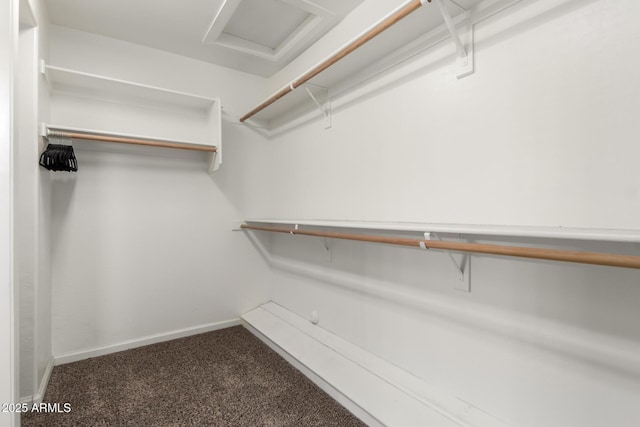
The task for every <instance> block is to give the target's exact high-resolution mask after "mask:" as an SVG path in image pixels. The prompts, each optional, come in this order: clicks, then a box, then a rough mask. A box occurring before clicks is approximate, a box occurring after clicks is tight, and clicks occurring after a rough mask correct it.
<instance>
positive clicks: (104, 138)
mask: <svg viewBox="0 0 640 427" xmlns="http://www.w3.org/2000/svg"><path fill="white" fill-rule="evenodd" d="M51 136H52V137H59V138H73V139H89V140H92V141H103V142H117V143H122V144H136V145H148V146H151V147H164V148H181V149H184V150H196V151H209V152H216V151H218V149H217V148H216V147H211V146H208V145H195V144H190V145H189V144H181V143H178V142H165V141H152V140H147V139H137V138H124V137H120V136H111V135H96V134H91V133H81V132H63V131H57V130H49V131H48V132H47V137H51Z"/></svg>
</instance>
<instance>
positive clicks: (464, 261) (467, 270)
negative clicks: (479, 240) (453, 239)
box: [420, 232, 471, 292]
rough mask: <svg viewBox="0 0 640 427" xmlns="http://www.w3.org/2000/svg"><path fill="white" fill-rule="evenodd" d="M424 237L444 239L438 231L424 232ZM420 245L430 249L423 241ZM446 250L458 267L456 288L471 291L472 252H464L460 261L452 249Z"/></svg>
mask: <svg viewBox="0 0 640 427" xmlns="http://www.w3.org/2000/svg"><path fill="white" fill-rule="evenodd" d="M424 239H425V240H434V239H437V240H442V239H441V238H440V237H438V235H437V234H436V233H433V232H429V233H424ZM460 240H461V241H462V238H460ZM420 247H422V248H423V249H429V248H428V247H427V245H426V244H424V242H421V244H420ZM445 252H446V253H447V255H449V259H451V262H452V263H453V265H454V267H455V269H456V274H457V276H458V281H457V282H456V284H455V286H454V288H455V289H456V290H458V291H463V292H471V254H468V253H466V254H463V255H462V258H461V259H460V261H458V260H457V259H456V258H455V257H454V256H453V254H452V253H451V251H447V250H445Z"/></svg>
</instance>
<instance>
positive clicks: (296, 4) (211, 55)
mask: <svg viewBox="0 0 640 427" xmlns="http://www.w3.org/2000/svg"><path fill="white" fill-rule="evenodd" d="M363 1H364V0H313V1H311V0H47V8H48V10H49V16H50V19H51V22H52V23H53V24H56V25H62V26H66V27H70V28H74V29H77V30H82V31H87V32H91V33H95V34H100V35H103V36H107V37H112V38H115V39H120V40H125V41H128V42H132V43H136V44H140V45H144V46H149V47H152V48H156V49H161V50H165V51H168V52H173V53H177V54H179V55H183V56H187V57H191V58H195V59H199V60H203V61H207V62H211V63H214V64H219V65H223V66H226V67H231V68H234V69H237V70H241V71H245V72H248V73H252V74H256V75H259V76H264V77H268V76H270V75H272V74H273V73H275V72H276V71H278V70H279V69H281V68H282V67H283V66H285V65H286V64H287V63H288V62H290V61H291V60H292V59H293V58H294V57H295V56H296V55H297V54H299V53H300V52H301V51H302V50H304V49H305V48H307V47H308V46H309V45H310V44H312V43H313V42H314V41H315V40H317V39H318V38H320V37H321V36H322V35H323V34H325V33H326V32H327V31H328V30H329V29H331V28H332V27H333V26H334V25H335V24H337V23H338V22H339V21H340V20H341V19H342V18H343V17H344V16H346V15H347V14H348V13H349V12H351V11H352V10H353V9H354V8H355V7H356V6H358V5H359V4H360V3H362V2H363Z"/></svg>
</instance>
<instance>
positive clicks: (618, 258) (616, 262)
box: [240, 224, 640, 269]
mask: <svg viewBox="0 0 640 427" xmlns="http://www.w3.org/2000/svg"><path fill="white" fill-rule="evenodd" d="M240 228H243V229H247V230H259V231H271V232H275V233H287V234H300V235H304V236H316V237H329V238H332V239H345V240H357V241H361V242H372V243H387V244H390V245H401V246H411V247H422V245H424V247H425V248H426V249H444V250H450V251H460V252H473V253H482V254H492V255H504V256H513V257H521V258H536V259H546V260H551V261H565V262H577V263H582V264H595V265H606V266H610V267H624V268H638V269H640V256H632V255H615V254H605V253H597V252H577V251H565V250H558V249H543V248H526V247H521V246H502V245H487V244H480V243H462V242H444V241H441V240H419V239H408V238H402V237H385V236H372V235H365V234H349V233H335V232H326V231H311V230H294V229H289V228H278V227H262V226H254V225H247V224H242V225H241V226H240Z"/></svg>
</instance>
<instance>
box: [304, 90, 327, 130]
mask: <svg viewBox="0 0 640 427" xmlns="http://www.w3.org/2000/svg"><path fill="white" fill-rule="evenodd" d="M302 87H304V90H306V91H307V94H308V95H309V97H310V98H311V100H312V101H313V103H314V104H316V107H318V110H320V112H321V113H322V117H324V128H325V129H331V98H329V89H327V88H326V87H322V86H318V85H314V84H311V83H305V84H303V85H302ZM310 87H312V88H314V89H315V90H316V92H318V94H319V95H320V96H322V98H323V99H324V101H319V100H318V96H317V95H314V94H313V92H312V91H311V89H310Z"/></svg>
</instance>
